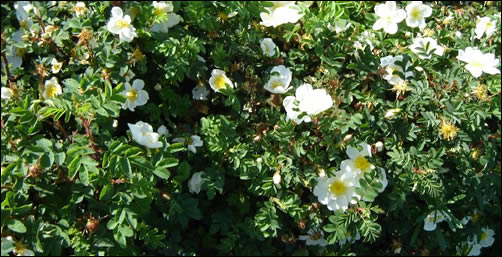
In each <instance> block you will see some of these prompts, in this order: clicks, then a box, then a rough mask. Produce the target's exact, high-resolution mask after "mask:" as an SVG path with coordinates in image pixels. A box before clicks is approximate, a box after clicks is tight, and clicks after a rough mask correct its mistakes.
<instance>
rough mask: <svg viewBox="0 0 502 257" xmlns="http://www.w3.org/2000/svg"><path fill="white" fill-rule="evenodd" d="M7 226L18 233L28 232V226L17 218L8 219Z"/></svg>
mask: <svg viewBox="0 0 502 257" xmlns="http://www.w3.org/2000/svg"><path fill="white" fill-rule="evenodd" d="M7 227H8V228H9V229H10V230H12V231H14V232H17V233H26V227H25V226H24V224H23V223H22V222H21V221H20V220H17V219H10V220H7Z"/></svg>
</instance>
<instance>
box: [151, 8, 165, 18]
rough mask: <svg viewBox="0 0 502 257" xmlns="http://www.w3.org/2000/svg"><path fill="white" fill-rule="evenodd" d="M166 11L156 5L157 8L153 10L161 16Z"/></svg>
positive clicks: (156, 14)
mask: <svg viewBox="0 0 502 257" xmlns="http://www.w3.org/2000/svg"><path fill="white" fill-rule="evenodd" d="M163 13H164V10H162V8H159V7H156V8H155V10H153V15H155V16H159V15H161V14H163Z"/></svg>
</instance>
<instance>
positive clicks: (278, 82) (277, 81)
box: [272, 80, 283, 89]
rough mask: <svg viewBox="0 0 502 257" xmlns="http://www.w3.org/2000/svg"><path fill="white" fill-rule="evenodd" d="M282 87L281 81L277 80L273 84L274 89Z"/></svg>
mask: <svg viewBox="0 0 502 257" xmlns="http://www.w3.org/2000/svg"><path fill="white" fill-rule="evenodd" d="M280 86H283V84H282V82H281V81H279V80H276V81H274V82H272V88H273V89H275V88H277V87H280Z"/></svg>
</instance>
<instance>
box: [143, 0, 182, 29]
mask: <svg viewBox="0 0 502 257" xmlns="http://www.w3.org/2000/svg"><path fill="white" fill-rule="evenodd" d="M153 7H154V11H153V14H154V15H155V16H158V15H161V14H167V21H163V22H159V23H154V24H153V25H152V28H150V31H151V32H162V33H167V31H168V30H169V28H172V27H174V26H176V25H177V24H178V23H180V21H183V18H181V16H179V15H177V14H176V13H173V12H172V11H173V9H174V6H173V3H172V1H167V2H157V1H153Z"/></svg>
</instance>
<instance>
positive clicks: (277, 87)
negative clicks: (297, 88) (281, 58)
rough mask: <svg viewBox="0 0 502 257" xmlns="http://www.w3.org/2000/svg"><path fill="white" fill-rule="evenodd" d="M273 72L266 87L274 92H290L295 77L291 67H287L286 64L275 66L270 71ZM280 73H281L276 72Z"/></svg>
mask: <svg viewBox="0 0 502 257" xmlns="http://www.w3.org/2000/svg"><path fill="white" fill-rule="evenodd" d="M270 73H271V74H272V75H271V76H270V79H269V80H268V82H267V84H265V89H266V90H267V91H269V92H270V93H274V94H284V93H286V92H288V90H289V89H291V87H290V85H289V84H290V83H291V79H292V78H293V73H292V72H291V70H290V69H288V68H286V67H285V66H284V65H279V66H275V67H274V68H272V70H271V71H270ZM274 73H279V74H274Z"/></svg>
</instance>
